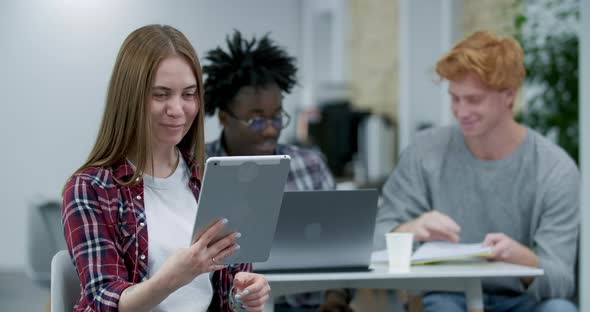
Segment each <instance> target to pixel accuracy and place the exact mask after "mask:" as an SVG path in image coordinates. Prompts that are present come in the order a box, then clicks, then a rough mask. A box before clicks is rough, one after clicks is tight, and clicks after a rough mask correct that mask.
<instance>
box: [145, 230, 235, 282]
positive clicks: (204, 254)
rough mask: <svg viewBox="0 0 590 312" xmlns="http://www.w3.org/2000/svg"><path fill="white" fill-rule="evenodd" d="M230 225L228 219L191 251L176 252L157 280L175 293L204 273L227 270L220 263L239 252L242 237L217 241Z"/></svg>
mask: <svg viewBox="0 0 590 312" xmlns="http://www.w3.org/2000/svg"><path fill="white" fill-rule="evenodd" d="M227 222H228V221H227V219H222V220H219V221H217V222H216V223H214V224H213V225H211V226H210V227H209V228H207V229H206V230H205V231H204V232H203V233H202V235H199V236H198V237H197V239H196V241H195V242H194V243H193V244H192V245H191V246H190V247H188V248H181V249H179V250H178V251H176V252H175V253H174V254H173V255H172V256H170V258H168V259H167V260H166V262H164V264H163V265H162V267H161V268H160V269H159V270H158V272H157V273H156V274H155V276H154V277H153V278H154V279H159V280H160V281H161V282H162V283H163V284H164V285H166V287H167V288H169V289H170V290H172V291H174V290H176V289H178V288H180V287H182V286H184V285H186V284H188V283H190V282H191V281H192V280H193V279H195V278H196V277H197V276H199V275H201V274H203V273H208V272H212V271H217V270H221V269H223V268H224V267H225V266H224V265H220V264H218V263H219V262H220V261H221V260H223V259H224V258H226V257H227V256H229V255H231V254H233V253H234V252H235V251H236V250H238V249H239V245H238V244H237V243H236V241H237V239H238V238H239V236H240V234H239V233H230V234H228V235H226V236H225V237H223V238H221V239H219V240H216V238H217V237H219V235H220V234H221V233H222V231H223V228H224V227H225V224H226V223H227Z"/></svg>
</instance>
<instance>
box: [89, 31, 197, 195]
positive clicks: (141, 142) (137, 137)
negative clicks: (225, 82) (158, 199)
mask: <svg viewBox="0 0 590 312" xmlns="http://www.w3.org/2000/svg"><path fill="white" fill-rule="evenodd" d="M173 55H180V56H183V57H184V58H185V59H186V60H187V61H188V63H189V64H190V65H191V66H192V69H193V72H194V74H195V77H196V80H197V90H196V92H197V96H196V98H197V101H198V104H199V105H198V106H199V111H198V114H197V118H196V119H195V120H194V121H193V124H192V125H191V128H190V129H189V131H188V132H187V134H186V135H185V136H184V137H183V138H182V140H181V142H180V143H179V144H178V148H179V149H180V150H181V151H189V153H190V154H191V157H192V160H193V161H194V163H195V164H196V165H197V166H199V168H201V169H202V168H203V163H204V161H205V138H204V126H203V123H204V119H203V107H204V105H203V80H202V72H201V65H200V63H199V59H198V57H197V53H196V52H195V49H194V48H193V46H192V45H191V44H190V42H189V41H188V39H187V38H186V37H185V36H184V35H183V34H182V33H181V32H180V31H178V30H177V29H175V28H173V27H171V26H167V25H148V26H144V27H141V28H139V29H137V30H135V31H133V32H132V33H131V34H130V35H129V36H128V37H127V39H125V42H123V45H122V46H121V49H120V50H119V54H118V55H117V60H116V62H115V66H114V68H113V73H112V75H111V80H110V83H109V88H108V91H107V98H106V106H105V110H104V114H103V117H102V122H101V125H100V128H99V130H98V136H97V138H96V143H95V144H94V147H93V148H92V151H91V152H90V155H89V156H88V160H87V161H86V163H84V165H82V166H81V167H80V168H79V169H78V171H81V170H83V169H85V168H88V167H110V166H113V165H114V164H116V163H118V162H121V161H124V160H125V158H126V157H127V156H129V153H130V152H131V151H132V150H133V151H134V152H135V153H136V155H134V156H135V157H136V158H135V159H136V162H137V164H135V165H136V168H137V169H136V170H135V172H134V174H133V176H132V177H131V179H130V180H128V181H119V182H120V183H122V184H124V185H128V184H133V183H136V181H139V178H141V176H142V175H143V172H144V171H145V168H146V165H147V155H148V153H150V152H151V142H150V125H149V120H148V114H147V113H148V108H147V103H148V98H149V97H150V94H151V92H150V90H151V87H152V84H153V80H154V76H155V74H156V70H157V68H158V65H159V64H160V62H161V61H162V60H163V59H165V58H167V57H169V56H173Z"/></svg>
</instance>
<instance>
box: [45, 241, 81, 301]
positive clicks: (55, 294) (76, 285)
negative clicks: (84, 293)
mask: <svg viewBox="0 0 590 312" xmlns="http://www.w3.org/2000/svg"><path fill="white" fill-rule="evenodd" d="M79 299H80V279H79V278H78V274H77V273H76V269H74V265H73V264H72V260H71V259H70V255H69V254H68V251H67V250H61V251H59V252H58V253H56V254H55V256H53V259H52V260H51V312H65V311H68V312H69V311H72V310H73V309H74V305H76V303H78V301H79Z"/></svg>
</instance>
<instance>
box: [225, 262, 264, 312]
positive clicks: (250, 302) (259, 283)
mask: <svg viewBox="0 0 590 312" xmlns="http://www.w3.org/2000/svg"><path fill="white" fill-rule="evenodd" d="M234 289H235V292H236V293H235V295H234V296H235V297H236V300H237V301H238V302H240V303H241V304H242V305H243V306H244V307H246V309H247V310H248V311H249V312H250V311H253V312H262V310H263V308H264V303H266V301H267V300H268V297H269V296H270V286H269V285H268V282H267V281H266V278H264V275H260V274H256V273H250V272H239V273H237V274H236V276H235V277H234Z"/></svg>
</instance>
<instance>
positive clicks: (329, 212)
mask: <svg viewBox="0 0 590 312" xmlns="http://www.w3.org/2000/svg"><path fill="white" fill-rule="evenodd" d="M377 197H378V192H377V190H374V189H371V190H346V191H300V192H285V193H284V195H283V202H282V205H281V211H280V214H279V221H278V224H277V228H276V233H275V237H274V240H273V243H272V247H271V251H270V257H269V258H268V260H267V261H266V262H259V263H254V271H256V272H298V271H366V270H368V269H369V264H370V258H371V252H372V249H373V234H374V231H375V219H376V214H377Z"/></svg>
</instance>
